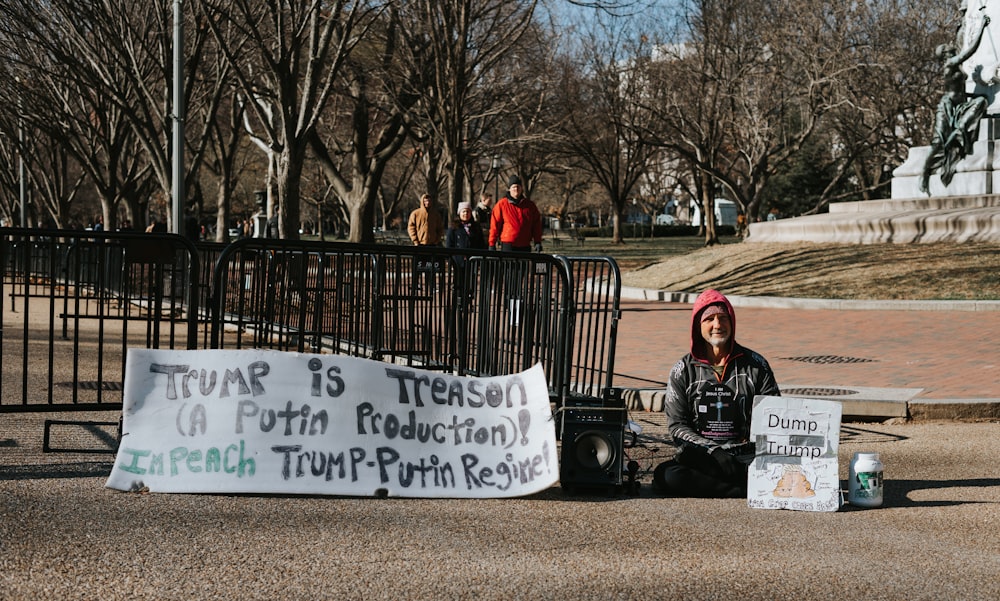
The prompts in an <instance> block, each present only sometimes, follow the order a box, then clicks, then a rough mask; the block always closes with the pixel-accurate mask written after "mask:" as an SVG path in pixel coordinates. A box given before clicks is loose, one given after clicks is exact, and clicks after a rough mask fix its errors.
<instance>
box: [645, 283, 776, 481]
mask: <svg viewBox="0 0 1000 601" xmlns="http://www.w3.org/2000/svg"><path fill="white" fill-rule="evenodd" d="M758 394H763V395H770V396H777V395H779V394H780V392H779V390H778V385H777V383H776V382H775V379H774V373H773V372H772V371H771V367H770V366H769V365H768V364H767V361H766V360H765V359H764V357H762V356H760V355H759V354H757V353H755V352H754V351H752V350H750V349H748V348H745V347H743V346H741V345H739V344H737V342H736V313H735V312H734V311H733V306H732V305H731V304H730V303H729V300H728V299H727V298H726V297H725V296H723V295H722V294H721V293H720V292H718V291H716V290H706V291H705V292H703V293H702V294H701V295H700V296H699V297H698V298H697V299H696V300H695V303H694V308H693V311H692V314H691V352H690V353H688V354H686V355H685V356H684V357H683V358H681V360H680V361H678V362H677V363H676V364H675V365H674V367H673V369H671V370H670V380H669V383H668V384H667V398H666V405H665V408H664V410H665V411H666V414H667V431H668V432H669V433H670V436H671V437H672V438H673V441H674V445H675V446H677V454H676V456H675V457H674V458H673V459H671V460H670V461H667V462H665V463H662V464H660V465H659V466H657V468H656V470H655V471H654V473H653V488H654V490H656V491H657V492H660V493H662V494H667V495H674V496H684V497H740V496H746V494H747V493H746V489H747V471H748V466H749V464H750V462H751V461H752V460H753V456H754V448H753V442H752V441H751V440H750V412H751V410H752V408H753V399H754V396H756V395H758Z"/></svg>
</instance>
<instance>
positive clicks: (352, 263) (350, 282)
mask: <svg viewBox="0 0 1000 601" xmlns="http://www.w3.org/2000/svg"><path fill="white" fill-rule="evenodd" d="M570 282H571V280H570V273H569V269H568V264H567V263H566V262H565V261H564V260H562V259H560V258H557V257H552V256H549V255H542V254H524V253H493V252H488V253H485V254H484V253H479V254H477V253H475V252H469V251H462V250H454V249H442V248H418V247H405V246H397V247H394V246H384V245H370V246H369V245H357V244H347V243H331V242H296V241H287V240H258V239H250V240H241V241H239V242H236V243H234V244H232V245H231V246H230V247H228V248H227V249H226V250H225V251H224V252H223V253H222V255H221V256H220V258H219V262H218V266H217V268H216V274H215V277H214V279H213V287H214V289H215V290H217V295H216V298H214V299H213V301H214V304H213V328H212V332H213V334H212V348H274V349H282V350H296V351H299V352H326V353H335V354H350V355H355V356H362V357H368V358H372V359H377V360H380V361H387V362H391V363H396V364H401V365H409V366H415V367H420V368H422V369H431V370H444V371H449V372H452V373H457V374H460V375H480V376H489V375H501V374H508V373H513V372H515V371H520V370H524V369H527V368H530V367H531V366H532V365H534V364H535V363H542V365H543V368H544V370H545V373H546V376H547V378H548V381H549V387H550V394H552V395H553V397H556V398H558V399H560V400H561V398H562V397H563V396H564V395H565V394H566V390H567V385H566V384H567V383H566V375H567V373H568V372H567V369H568V359H569V353H568V347H567V344H568V343H569V341H570V340H571V338H572V337H571V335H570V334H571V324H572V321H571V318H572V315H573V302H574V297H573V293H572V291H571V285H570Z"/></svg>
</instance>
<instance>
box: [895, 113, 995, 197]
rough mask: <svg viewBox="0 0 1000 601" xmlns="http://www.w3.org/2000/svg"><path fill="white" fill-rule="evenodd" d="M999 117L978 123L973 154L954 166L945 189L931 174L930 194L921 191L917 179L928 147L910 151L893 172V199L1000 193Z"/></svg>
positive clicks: (928, 150) (936, 177) (936, 175)
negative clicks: (952, 177)
mask: <svg viewBox="0 0 1000 601" xmlns="http://www.w3.org/2000/svg"><path fill="white" fill-rule="evenodd" d="M998 141H1000V115H989V116H986V117H984V118H983V119H981V120H980V121H979V135H978V137H977V138H976V142H975V144H974V145H973V150H972V154H970V155H968V156H967V157H965V158H964V159H962V160H961V161H959V162H958V164H957V165H956V166H955V177H954V179H952V180H951V184H950V185H948V187H945V186H944V184H942V183H941V176H940V174H939V173H934V174H933V175H931V179H930V189H929V194H927V193H924V192H921V191H920V177H921V174H922V173H923V170H924V163H925V162H926V161H927V155H928V154H929V152H930V146H916V147H913V148H910V153H909V155H908V156H907V157H906V162H905V163H903V164H902V165H900V166H899V167H897V168H896V169H895V170H894V171H893V172H892V198H920V197H927V196H980V195H984V194H996V193H1000V152H997V142H998Z"/></svg>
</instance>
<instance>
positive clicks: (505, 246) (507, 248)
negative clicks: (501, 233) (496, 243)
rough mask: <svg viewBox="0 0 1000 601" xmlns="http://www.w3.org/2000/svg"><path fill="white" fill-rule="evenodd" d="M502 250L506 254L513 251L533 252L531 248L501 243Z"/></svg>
mask: <svg viewBox="0 0 1000 601" xmlns="http://www.w3.org/2000/svg"><path fill="white" fill-rule="evenodd" d="M500 250H502V251H504V252H511V251H516V252H531V247H530V246H514V245H513V244H511V243H509V242H501V243H500Z"/></svg>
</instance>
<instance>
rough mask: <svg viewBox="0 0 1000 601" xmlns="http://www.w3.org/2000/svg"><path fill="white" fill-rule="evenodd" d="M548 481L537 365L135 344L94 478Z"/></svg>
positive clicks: (317, 490) (536, 487) (469, 485)
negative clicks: (499, 368) (479, 371)
mask: <svg viewBox="0 0 1000 601" xmlns="http://www.w3.org/2000/svg"><path fill="white" fill-rule="evenodd" d="M558 478H559V466H558V459H557V457H556V442H555V426H554V422H553V419H552V411H551V409H550V406H549V397H548V388H547V385H546V382H545V376H544V374H543V372H542V368H541V366H540V365H536V366H535V367H533V368H532V369H530V370H528V371H525V372H522V373H519V374H514V375H509V376H499V377H490V378H466V377H458V376H452V375H447V374H442V373H437V372H430V371H423V370H419V369H414V368H411V367H405V366H399V365H393V364H389V363H383V362H379V361H370V360H366V359H358V358H353V357H344V356H338V355H309V354H299V353H285V352H278V351H266V350H240V351H225V350H207V351H172V350H146V349H134V350H129V353H128V358H127V364H126V380H125V400H124V409H123V436H122V442H121V446H120V447H119V450H118V455H117V457H116V458H115V465H114V468H113V469H112V472H111V476H110V477H109V478H108V482H107V486H108V487H110V488H115V489H118V490H149V491H151V492H184V493H277V494H282V493H287V494H323V495H349V496H373V495H374V496H384V495H388V496H401V497H514V496H520V495H528V494H532V493H535V492H538V491H541V490H544V489H546V488H548V487H550V486H552V485H553V484H555V482H556V481H557V480H558Z"/></svg>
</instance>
